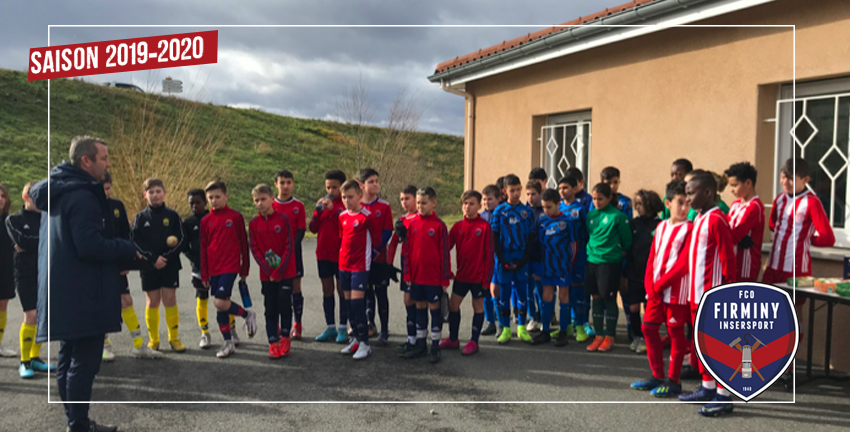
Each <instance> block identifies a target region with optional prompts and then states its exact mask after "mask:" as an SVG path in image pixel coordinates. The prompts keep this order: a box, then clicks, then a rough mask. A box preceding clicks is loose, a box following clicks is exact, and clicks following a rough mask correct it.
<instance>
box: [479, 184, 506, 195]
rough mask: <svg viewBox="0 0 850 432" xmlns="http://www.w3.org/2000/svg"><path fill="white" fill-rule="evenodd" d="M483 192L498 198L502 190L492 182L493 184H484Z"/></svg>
mask: <svg viewBox="0 0 850 432" xmlns="http://www.w3.org/2000/svg"><path fill="white" fill-rule="evenodd" d="M481 194H482V195H486V196H494V197H496V198H499V195H501V194H502V191H501V190H500V189H499V187H498V186H496V185H492V184H491V185H487V186H484V189H482V190H481Z"/></svg>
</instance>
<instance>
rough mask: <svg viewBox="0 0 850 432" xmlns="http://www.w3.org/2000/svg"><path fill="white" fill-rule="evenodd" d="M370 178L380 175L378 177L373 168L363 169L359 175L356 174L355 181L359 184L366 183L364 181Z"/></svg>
mask: <svg viewBox="0 0 850 432" xmlns="http://www.w3.org/2000/svg"><path fill="white" fill-rule="evenodd" d="M372 176H376V177H380V175H378V171H376V170H375V169H374V168H363V169H362V170H360V172H359V173H357V180H358V181H360V183H366V180H369V178H370V177H372Z"/></svg>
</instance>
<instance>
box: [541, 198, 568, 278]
mask: <svg viewBox="0 0 850 432" xmlns="http://www.w3.org/2000/svg"><path fill="white" fill-rule="evenodd" d="M572 225H573V224H572V222H571V221H570V219H569V218H567V216H566V215H565V214H564V213H561V214H559V215H558V216H557V217H554V218H550V217H549V216H547V215H546V214H544V215H542V216H541V217H540V220H539V221H538V222H537V236H538V239H539V243H540V245H541V247H542V249H543V274H542V275H541V276H545V277H547V278H569V276H570V273H571V270H572V263H573V258H572V255H573V253H574V252H573V251H574V248H575V239H574V237H573V231H574V228H573V226H572Z"/></svg>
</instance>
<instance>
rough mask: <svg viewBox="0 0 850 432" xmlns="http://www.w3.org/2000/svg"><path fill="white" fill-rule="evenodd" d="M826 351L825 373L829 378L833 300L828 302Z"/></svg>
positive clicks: (824, 360)
mask: <svg viewBox="0 0 850 432" xmlns="http://www.w3.org/2000/svg"><path fill="white" fill-rule="evenodd" d="M826 305H827V306H826V344H825V345H826V352H825V353H824V359H823V373H824V374H825V375H826V377H827V378H829V357H830V354H831V351H832V307H833V304H832V302H827V303H826Z"/></svg>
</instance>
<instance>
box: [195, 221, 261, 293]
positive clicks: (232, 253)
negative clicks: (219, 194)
mask: <svg viewBox="0 0 850 432" xmlns="http://www.w3.org/2000/svg"><path fill="white" fill-rule="evenodd" d="M248 260H249V258H248V238H247V237H246V235H245V220H244V219H242V215H241V214H239V212H237V211H235V210H232V209H231V208H230V207H228V206H224V208H223V209H221V210H212V211H210V212H209V213H208V214H207V215H206V216H204V218H203V219H201V280H202V281H204V282H209V280H210V277H211V276H219V275H223V274H226V273H239V275H240V276H242V277H247V276H248V269H249V268H250V264H251V263H250V262H249V261H248Z"/></svg>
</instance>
